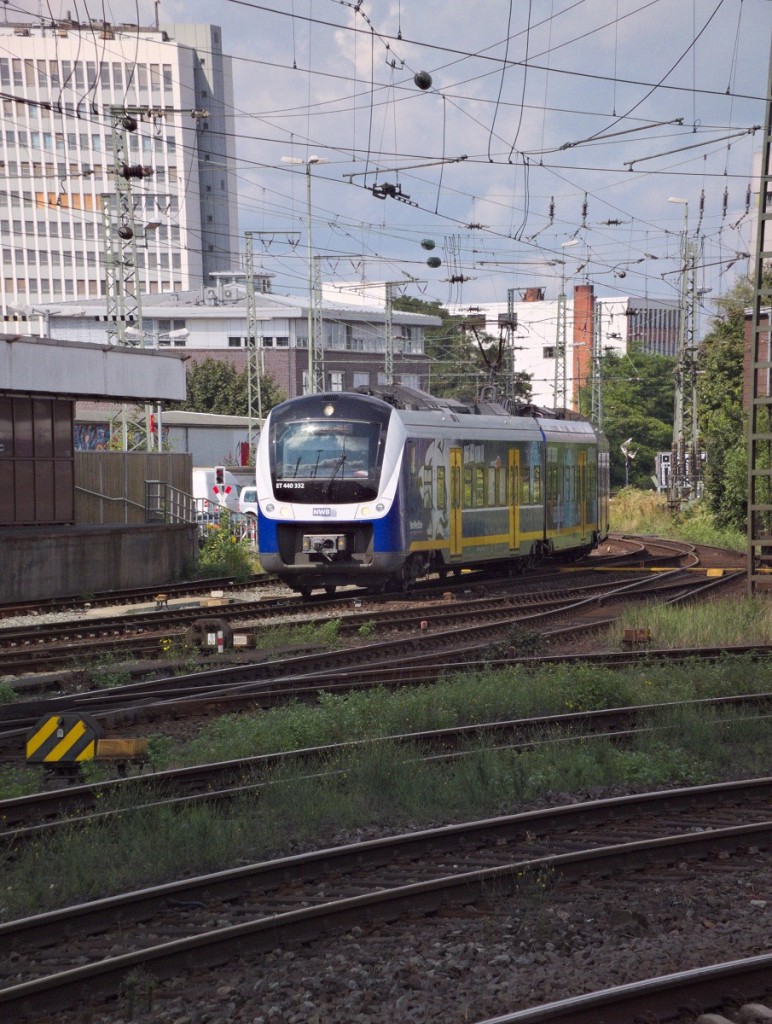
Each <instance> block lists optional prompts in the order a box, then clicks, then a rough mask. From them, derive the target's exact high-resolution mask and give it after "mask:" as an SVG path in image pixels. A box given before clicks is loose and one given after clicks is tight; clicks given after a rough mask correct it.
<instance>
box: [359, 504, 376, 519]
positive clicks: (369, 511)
mask: <svg viewBox="0 0 772 1024" xmlns="http://www.w3.org/2000/svg"><path fill="white" fill-rule="evenodd" d="M359 514H360V516H371V515H372V514H373V510H372V509H371V508H370V506H369V505H363V506H362V507H361V508H360V510H359Z"/></svg>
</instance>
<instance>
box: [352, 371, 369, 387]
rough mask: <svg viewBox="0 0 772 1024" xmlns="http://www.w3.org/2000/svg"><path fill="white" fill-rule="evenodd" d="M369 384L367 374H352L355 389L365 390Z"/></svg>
mask: <svg viewBox="0 0 772 1024" xmlns="http://www.w3.org/2000/svg"><path fill="white" fill-rule="evenodd" d="M369 384H370V374H369V373H356V372H355V373H354V375H353V386H354V387H355V388H366V387H368V386H369Z"/></svg>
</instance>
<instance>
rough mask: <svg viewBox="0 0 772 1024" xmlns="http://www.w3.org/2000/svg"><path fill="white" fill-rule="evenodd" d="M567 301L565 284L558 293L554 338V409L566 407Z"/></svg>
mask: <svg viewBox="0 0 772 1024" xmlns="http://www.w3.org/2000/svg"><path fill="white" fill-rule="evenodd" d="M567 320H568V315H567V302H566V292H565V285H564V286H563V288H562V289H561V291H560V295H558V329H557V338H556V339H555V386H554V389H553V392H552V394H553V399H552V402H553V405H554V407H555V408H556V409H565V408H566V323H567Z"/></svg>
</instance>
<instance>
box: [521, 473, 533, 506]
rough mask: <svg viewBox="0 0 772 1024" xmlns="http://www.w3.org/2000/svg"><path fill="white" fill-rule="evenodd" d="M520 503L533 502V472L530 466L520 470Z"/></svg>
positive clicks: (528, 503) (527, 503)
mask: <svg viewBox="0 0 772 1024" xmlns="http://www.w3.org/2000/svg"><path fill="white" fill-rule="evenodd" d="M520 504H521V505H530V504H531V473H530V466H523V467H522V468H521V470H520Z"/></svg>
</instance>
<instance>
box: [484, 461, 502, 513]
mask: <svg viewBox="0 0 772 1024" xmlns="http://www.w3.org/2000/svg"><path fill="white" fill-rule="evenodd" d="M487 483H488V500H487V502H486V504H487V505H488V506H489V507H491V508H493V507H495V505H496V495H497V493H498V483H499V471H498V470H497V469H496V467H495V466H491V467H490V468H489V469H488V471H487Z"/></svg>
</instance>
